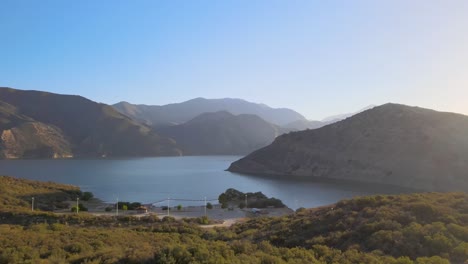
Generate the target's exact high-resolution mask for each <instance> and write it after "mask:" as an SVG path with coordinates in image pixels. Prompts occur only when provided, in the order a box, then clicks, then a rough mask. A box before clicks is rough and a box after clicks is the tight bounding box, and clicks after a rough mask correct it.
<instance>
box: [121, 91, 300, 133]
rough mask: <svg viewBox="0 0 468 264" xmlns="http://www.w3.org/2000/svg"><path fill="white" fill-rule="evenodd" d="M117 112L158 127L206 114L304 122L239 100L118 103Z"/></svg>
mask: <svg viewBox="0 0 468 264" xmlns="http://www.w3.org/2000/svg"><path fill="white" fill-rule="evenodd" d="M113 107H114V108H115V109H117V111H119V112H121V113H123V114H125V115H127V116H129V117H131V118H133V119H135V120H138V121H141V122H144V123H146V124H148V125H151V126H155V127H160V126H167V125H171V124H172V125H173V124H182V123H185V122H187V121H189V120H191V119H193V118H195V117H197V116H198V115H201V114H203V113H210V112H219V111H227V112H229V113H231V114H234V115H240V114H251V115H257V116H259V117H261V118H262V119H264V120H265V121H267V122H269V123H273V124H276V125H285V124H288V123H290V122H294V121H297V120H305V117H304V116H302V115H301V114H299V113H297V112H295V111H293V110H291V109H287V108H271V107H269V106H267V105H264V104H256V103H251V102H247V101H244V100H241V99H232V98H224V99H205V98H195V99H192V100H189V101H186V102H182V103H175V104H168V105H162V106H160V105H135V104H130V103H127V102H120V103H117V104H115V105H113Z"/></svg>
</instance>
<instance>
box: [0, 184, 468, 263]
mask: <svg viewBox="0 0 468 264" xmlns="http://www.w3.org/2000/svg"><path fill="white" fill-rule="evenodd" d="M0 188H2V190H1V191H2V192H0V196H1V198H2V204H7V205H8V206H7V207H5V206H2V207H0V233H1V234H2V235H1V236H0V245H2V246H1V247H0V263H213V264H215V263H278V264H282V263H314V264H324V263H343V264H354V263H376V264H380V263H382V264H428V263H431V264H432V263H437V264H448V263H466V261H467V260H468V228H467V226H468V207H467V205H468V195H467V194H463V193H421V194H409V195H376V196H369V197H358V198H354V199H349V200H343V201H340V202H338V203H336V204H334V205H330V206H325V207H321V208H314V209H299V210H298V211H297V212H296V213H295V214H294V215H289V216H285V217H255V218H252V219H249V220H248V221H247V222H245V223H238V224H236V225H234V226H232V227H230V228H215V229H202V228H200V227H199V226H197V225H196V224H194V223H193V221H189V220H187V219H186V220H180V221H177V220H175V219H174V218H171V217H164V218H162V219H159V218H158V216H156V215H148V216H144V217H134V216H131V215H127V216H121V217H114V216H107V217H106V216H94V215H92V214H88V213H86V212H81V213H79V214H76V213H68V214H63V213H61V214H54V213H50V212H43V211H41V209H40V208H38V210H35V211H34V212H30V211H28V209H29V208H28V207H29V204H28V202H29V201H30V200H29V199H30V197H31V196H33V195H34V196H35V197H40V199H39V200H45V201H61V200H63V199H67V198H68V199H69V198H74V197H75V195H76V194H77V192H79V190H78V189H77V188H75V187H73V186H68V185H60V184H55V183H40V182H36V181H29V180H18V179H14V178H11V177H0ZM9 189H11V191H9ZM10 205H14V206H10ZM16 206H19V207H21V208H24V210H23V211H18V210H16V209H15V207H16ZM13 220H14V221H13Z"/></svg>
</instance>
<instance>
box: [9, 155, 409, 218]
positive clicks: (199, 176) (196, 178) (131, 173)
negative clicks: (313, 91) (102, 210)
mask: <svg viewBox="0 0 468 264" xmlns="http://www.w3.org/2000/svg"><path fill="white" fill-rule="evenodd" d="M239 158H241V157H238V156H198V157H158V158H135V159H99V160H75V159H73V160H0V175H9V176H15V177H18V178H26V179H33V180H40V181H53V182H59V183H66V184H72V185H77V186H79V187H80V188H81V189H82V190H83V191H90V192H93V193H94V195H95V196H96V197H97V198H100V199H101V200H104V201H106V202H115V201H116V199H117V198H118V199H119V201H131V202H143V203H156V204H163V202H162V201H164V200H166V199H167V198H170V202H171V205H176V204H182V205H184V206H186V205H197V204H203V203H204V201H203V200H204V199H205V197H206V198H207V200H209V201H210V200H213V201H212V202H217V197H218V195H219V194H220V193H222V192H224V191H225V190H226V189H228V188H235V189H238V190H240V191H242V192H258V191H261V192H263V193H264V194H265V195H267V196H269V197H276V198H278V199H281V200H282V201H283V202H284V203H285V204H286V205H288V206H289V207H291V208H293V209H296V208H299V207H317V206H321V205H327V204H332V203H335V202H337V201H339V200H341V199H344V198H352V197H354V196H361V195H370V194H377V193H382V194H383V193H386V194H390V193H402V192H405V190H403V189H399V188H395V187H388V186H379V185H374V184H366V183H359V184H356V183H331V182H322V181H316V180H315V181H312V180H307V181H304V180H294V179H287V178H286V179H272V178H266V177H258V176H251V175H242V174H236V173H231V172H228V171H225V169H226V168H228V167H229V165H230V164H231V163H232V162H233V161H235V160H237V159H239ZM187 200H192V201H187ZM166 203H167V202H164V204H166Z"/></svg>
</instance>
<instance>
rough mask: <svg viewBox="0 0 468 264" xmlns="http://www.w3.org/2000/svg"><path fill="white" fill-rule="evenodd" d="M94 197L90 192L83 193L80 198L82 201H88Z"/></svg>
mask: <svg viewBox="0 0 468 264" xmlns="http://www.w3.org/2000/svg"><path fill="white" fill-rule="evenodd" d="M93 197H94V195H93V193H92V192H84V193H83V195H82V196H81V199H82V200H83V201H89V200H91V199H92V198H93Z"/></svg>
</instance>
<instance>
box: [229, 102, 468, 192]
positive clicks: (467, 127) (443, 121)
mask: <svg viewBox="0 0 468 264" xmlns="http://www.w3.org/2000/svg"><path fill="white" fill-rule="evenodd" d="M467 134H468V117H467V116H463V115H459V114H453V113H442V112H436V111H433V110H428V109H423V108H418V107H409V106H404V105H396V104H386V105H383V106H379V107H375V108H373V109H370V110H367V111H364V112H362V113H360V114H357V115H355V116H353V117H350V118H348V119H346V120H343V121H341V122H338V123H334V124H331V125H328V126H325V127H322V128H319V129H315V130H309V131H301V132H293V133H290V134H287V135H283V136H280V137H278V138H277V139H276V140H275V141H274V142H273V143H272V144H271V145H269V146H267V147H265V148H263V149H260V150H258V151H256V152H254V153H252V154H250V155H248V156H247V157H245V158H243V159H241V160H239V161H236V162H234V163H233V164H232V165H231V166H230V168H229V170H230V171H233V172H241V173H252V174H268V175H293V176H300V177H318V178H332V179H344V180H353V181H362V182H377V183H384V184H393V185H399V186H404V187H410V188H418V189H424V190H443V191H446V190H463V191H468V174H467V173H466V172H467V171H468V137H467V136H466V135H467Z"/></svg>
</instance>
